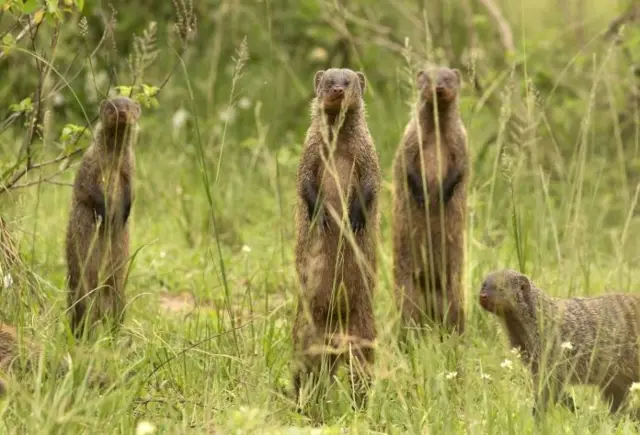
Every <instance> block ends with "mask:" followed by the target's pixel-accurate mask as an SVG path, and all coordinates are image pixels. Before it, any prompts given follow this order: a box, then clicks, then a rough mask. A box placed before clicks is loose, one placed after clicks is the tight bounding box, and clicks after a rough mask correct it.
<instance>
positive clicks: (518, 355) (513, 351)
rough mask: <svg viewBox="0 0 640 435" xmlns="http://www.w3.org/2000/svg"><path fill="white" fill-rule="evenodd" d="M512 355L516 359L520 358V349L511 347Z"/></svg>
mask: <svg viewBox="0 0 640 435" xmlns="http://www.w3.org/2000/svg"><path fill="white" fill-rule="evenodd" d="M510 352H511V354H512V355H515V356H516V358H518V357H520V349H518V348H517V347H513V348H511V350H510Z"/></svg>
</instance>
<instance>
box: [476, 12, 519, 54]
mask: <svg viewBox="0 0 640 435" xmlns="http://www.w3.org/2000/svg"><path fill="white" fill-rule="evenodd" d="M479 1H480V3H482V5H483V6H484V7H485V8H486V9H487V11H488V12H489V15H491V17H492V18H493V20H494V21H495V22H496V24H497V25H498V31H499V32H500V39H501V40H502V45H503V46H504V49H505V50H506V51H507V52H510V53H513V52H515V51H516V48H515V45H513V33H512V32H511V26H509V23H507V21H506V20H505V18H504V16H503V15H502V11H500V8H498V6H496V4H495V3H494V2H493V0H479Z"/></svg>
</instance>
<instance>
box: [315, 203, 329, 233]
mask: <svg viewBox="0 0 640 435" xmlns="http://www.w3.org/2000/svg"><path fill="white" fill-rule="evenodd" d="M329 219H330V217H329V213H328V212H327V211H326V210H325V209H324V207H320V208H319V209H318V211H317V212H316V214H315V216H313V217H312V218H311V222H312V223H313V222H314V221H315V223H316V225H317V226H318V227H319V228H320V229H321V230H326V229H328V228H329Z"/></svg>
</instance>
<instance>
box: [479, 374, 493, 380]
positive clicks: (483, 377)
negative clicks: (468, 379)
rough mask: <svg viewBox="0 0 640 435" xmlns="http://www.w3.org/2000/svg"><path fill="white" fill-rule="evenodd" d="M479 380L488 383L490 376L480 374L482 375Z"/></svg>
mask: <svg viewBox="0 0 640 435" xmlns="http://www.w3.org/2000/svg"><path fill="white" fill-rule="evenodd" d="M480 378H481V379H482V380H483V381H490V380H491V375H490V374H489V373H482V374H481V375H480Z"/></svg>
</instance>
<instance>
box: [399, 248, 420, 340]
mask: <svg viewBox="0 0 640 435" xmlns="http://www.w3.org/2000/svg"><path fill="white" fill-rule="evenodd" d="M402 251H407V252H399V253H396V254H395V257H396V260H395V264H394V282H395V288H394V291H395V299H396V301H397V304H398V308H399V311H400V343H402V344H406V341H407V338H408V334H409V329H411V328H415V327H418V326H420V325H421V324H422V316H423V313H424V293H423V291H422V289H421V288H420V287H419V286H417V285H416V284H417V283H416V277H415V276H414V271H413V268H414V263H413V261H411V260H409V261H407V260H406V259H410V258H412V257H411V252H410V251H409V250H408V249H404V250H402Z"/></svg>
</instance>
